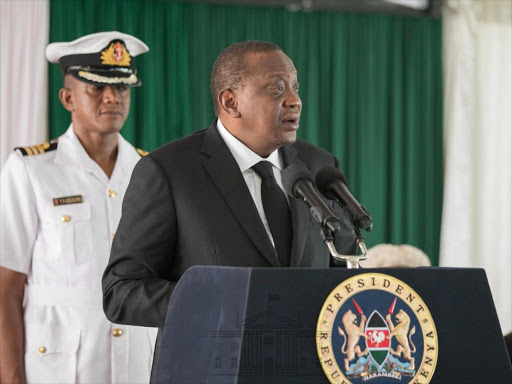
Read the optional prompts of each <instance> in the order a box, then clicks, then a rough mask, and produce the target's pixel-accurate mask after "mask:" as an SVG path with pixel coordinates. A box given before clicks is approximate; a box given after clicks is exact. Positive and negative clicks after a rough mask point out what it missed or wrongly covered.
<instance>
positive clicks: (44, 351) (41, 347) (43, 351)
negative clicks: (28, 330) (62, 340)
mask: <svg viewBox="0 0 512 384" xmlns="http://www.w3.org/2000/svg"><path fill="white" fill-rule="evenodd" d="M38 351H39V353H40V354H43V353H46V348H45V347H43V346H40V347H39V349H38Z"/></svg>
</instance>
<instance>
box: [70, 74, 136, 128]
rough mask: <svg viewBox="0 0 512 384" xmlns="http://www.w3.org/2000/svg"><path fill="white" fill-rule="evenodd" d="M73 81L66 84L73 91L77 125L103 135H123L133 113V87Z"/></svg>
mask: <svg viewBox="0 0 512 384" xmlns="http://www.w3.org/2000/svg"><path fill="white" fill-rule="evenodd" d="M70 80H71V82H70V81H69V79H68V80H67V81H66V85H67V88H69V89H70V91H71V98H72V103H73V107H72V117H73V124H74V125H77V126H79V127H80V129H87V130H88V131H92V132H96V133H100V134H108V133H113V132H119V131H120V130H121V128H122V127H123V124H124V122H125V121H126V118H127V117H128V112H129V110H130V88H129V87H127V86H124V85H92V84H88V83H85V82H82V81H79V80H77V79H74V78H71V79H70Z"/></svg>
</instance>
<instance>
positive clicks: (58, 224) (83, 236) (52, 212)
mask: <svg viewBox="0 0 512 384" xmlns="http://www.w3.org/2000/svg"><path fill="white" fill-rule="evenodd" d="M43 232H44V233H45V236H46V241H47V243H48V257H49V258H50V259H51V260H52V261H54V262H56V263H59V264H68V265H69V264H80V263H83V262H85V261H87V260H89V259H90V258H91V254H92V223H91V206H90V205H89V204H88V203H80V204H69V205H62V206H57V207H53V206H52V207H49V208H48V210H47V213H46V214H45V217H44V218H43Z"/></svg>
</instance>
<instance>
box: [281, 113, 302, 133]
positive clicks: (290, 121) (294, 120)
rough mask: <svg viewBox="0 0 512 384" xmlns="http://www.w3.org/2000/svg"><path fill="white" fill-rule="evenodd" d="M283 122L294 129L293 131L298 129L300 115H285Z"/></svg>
mask: <svg viewBox="0 0 512 384" xmlns="http://www.w3.org/2000/svg"><path fill="white" fill-rule="evenodd" d="M281 122H282V124H283V125H284V126H285V127H286V128H288V129H290V130H293V131H296V130H297V129H299V118H298V117H294V116H293V117H292V116H290V117H285V118H284V119H283V120H281Z"/></svg>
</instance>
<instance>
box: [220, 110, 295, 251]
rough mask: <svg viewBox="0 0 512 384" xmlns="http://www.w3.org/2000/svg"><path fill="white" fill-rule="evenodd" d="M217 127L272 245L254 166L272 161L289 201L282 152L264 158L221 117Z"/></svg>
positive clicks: (277, 177) (273, 168)
mask: <svg viewBox="0 0 512 384" xmlns="http://www.w3.org/2000/svg"><path fill="white" fill-rule="evenodd" d="M217 129H218V131H219V133H220V136H221V137H222V139H223V140H224V141H225V142H226V145H227V146H228V148H229V150H230V151H231V154H232V155H233V157H234V158H235V160H236V162H237V164H238V166H239V167H240V171H241V172H242V176H243V177H244V180H245V183H246V184H247V188H249V192H250V193H251V196H252V199H253V200H254V204H255V205H256V209H257V210H258V213H259V215H260V217H261V221H262V222H263V225H264V226H265V230H266V231H267V234H268V237H269V238H270V241H271V242H272V245H274V239H273V238H272V232H270V227H269V225H268V221H267V217H266V216H265V210H264V209H263V202H262V200H261V177H260V176H258V174H257V173H256V172H255V171H254V170H253V169H252V167H253V166H254V165H256V164H258V163H259V162H260V161H268V162H269V163H271V164H272V171H273V172H274V177H275V179H276V182H277V185H279V187H280V188H281V189H282V190H283V193H284V195H285V196H286V200H287V201H288V195H287V194H286V192H285V190H284V187H283V182H282V180H281V173H282V172H283V168H284V166H283V159H282V158H281V154H280V153H279V150H278V149H276V150H275V151H274V152H272V153H271V154H270V155H269V156H268V157H267V158H263V157H261V156H260V155H258V154H256V153H254V152H253V151H252V150H251V149H249V148H248V147H247V146H246V145H245V144H244V143H242V142H241V141H240V140H238V139H237V138H236V137H235V136H233V135H232V134H231V133H230V132H229V131H228V130H227V129H226V127H224V125H223V124H222V122H221V121H220V119H217Z"/></svg>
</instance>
